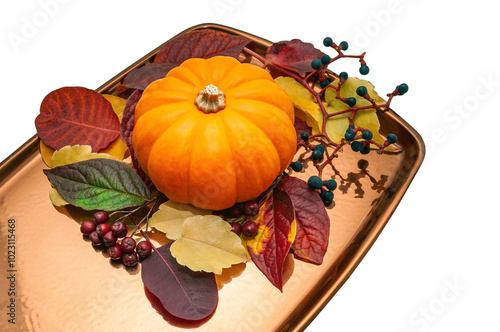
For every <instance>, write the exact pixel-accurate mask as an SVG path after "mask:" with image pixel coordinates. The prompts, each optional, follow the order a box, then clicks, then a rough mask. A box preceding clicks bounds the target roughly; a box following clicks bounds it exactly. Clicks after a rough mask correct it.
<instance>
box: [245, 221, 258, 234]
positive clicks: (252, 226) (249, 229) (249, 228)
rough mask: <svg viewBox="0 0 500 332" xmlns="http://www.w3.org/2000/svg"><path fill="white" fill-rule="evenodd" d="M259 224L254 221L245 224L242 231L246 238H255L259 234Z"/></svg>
mask: <svg viewBox="0 0 500 332" xmlns="http://www.w3.org/2000/svg"><path fill="white" fill-rule="evenodd" d="M257 228H258V227H257V224H256V223H255V221H253V220H247V221H245V223H244V224H243V227H242V229H241V231H242V232H243V235H245V236H246V237H254V236H255V234H257Z"/></svg>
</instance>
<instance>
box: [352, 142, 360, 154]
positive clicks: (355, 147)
mask: <svg viewBox="0 0 500 332" xmlns="http://www.w3.org/2000/svg"><path fill="white" fill-rule="evenodd" d="M362 147H363V143H361V142H360V141H355V142H352V143H351V149H352V151H354V152H358V151H359V150H361V148H362Z"/></svg>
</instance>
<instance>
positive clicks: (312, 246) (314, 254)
mask: <svg viewBox="0 0 500 332" xmlns="http://www.w3.org/2000/svg"><path fill="white" fill-rule="evenodd" d="M278 188H281V189H283V190H284V191H286V192H287V193H288V195H289V196H290V198H291V200H292V203H293V207H294V209H295V220H296V221H297V234H296V236H295V241H294V242H293V244H292V250H293V254H294V256H295V257H296V258H298V259H301V260H304V261H307V262H309V263H313V264H318V265H319V264H321V263H322V262H323V257H324V255H325V252H326V249H327V247H328V239H329V237H330V218H329V217H328V213H327V212H326V209H325V205H324V203H323V201H322V200H321V197H320V196H319V195H318V193H317V192H316V191H314V190H312V189H310V188H309V186H308V185H307V182H305V181H303V180H301V179H299V178H296V177H292V176H285V177H283V179H282V180H281V181H280V183H279V184H278Z"/></svg>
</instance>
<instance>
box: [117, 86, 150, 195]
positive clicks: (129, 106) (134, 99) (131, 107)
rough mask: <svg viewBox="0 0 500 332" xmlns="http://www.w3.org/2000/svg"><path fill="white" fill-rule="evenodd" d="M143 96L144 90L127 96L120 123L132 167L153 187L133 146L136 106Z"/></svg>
mask: <svg viewBox="0 0 500 332" xmlns="http://www.w3.org/2000/svg"><path fill="white" fill-rule="evenodd" d="M141 96H142V90H135V91H134V92H133V93H132V94H131V95H130V97H128V98H127V103H126V104H125V108H124V109H123V116H122V122H121V124H120V137H121V139H122V141H123V142H124V143H125V145H126V146H127V148H128V152H129V153H130V159H132V167H133V168H134V169H135V171H136V172H137V174H139V176H140V177H141V179H142V180H143V181H144V183H145V184H146V185H147V187H148V189H150V190H152V189H153V183H152V182H151V179H150V178H149V177H148V176H147V174H146V172H144V170H143V169H142V168H141V165H139V162H138V161H137V157H136V155H135V152H134V148H133V146H132V132H133V130H134V126H135V106H136V105H137V103H138V102H139V100H140V99H141Z"/></svg>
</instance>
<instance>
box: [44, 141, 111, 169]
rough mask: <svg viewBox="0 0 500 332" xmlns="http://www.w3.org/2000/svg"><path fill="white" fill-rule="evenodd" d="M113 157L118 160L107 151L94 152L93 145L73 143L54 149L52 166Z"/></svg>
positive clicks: (51, 160) (51, 159)
mask: <svg viewBox="0 0 500 332" xmlns="http://www.w3.org/2000/svg"><path fill="white" fill-rule="evenodd" d="M97 158H103V159H112V160H118V161H119V159H117V158H115V157H113V156H111V155H109V154H107V153H94V152H92V147H91V146H90V145H73V146H69V145H68V146H65V147H62V148H61V149H59V150H57V151H54V153H53V154H52V158H50V167H57V166H62V165H67V164H72V163H76V162H79V161H84V160H89V159H97Z"/></svg>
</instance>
